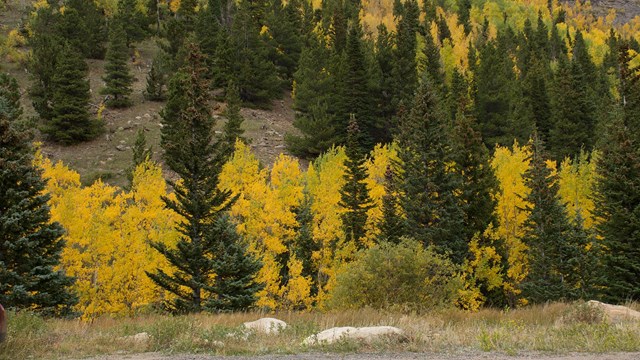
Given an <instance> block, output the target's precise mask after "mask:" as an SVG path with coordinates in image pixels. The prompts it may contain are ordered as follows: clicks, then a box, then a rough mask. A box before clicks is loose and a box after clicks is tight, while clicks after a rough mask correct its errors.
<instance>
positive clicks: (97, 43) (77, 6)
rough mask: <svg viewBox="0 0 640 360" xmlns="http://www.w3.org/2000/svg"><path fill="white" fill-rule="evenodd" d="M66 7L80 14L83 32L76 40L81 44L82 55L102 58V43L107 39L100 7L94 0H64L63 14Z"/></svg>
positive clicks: (103, 51)
mask: <svg viewBox="0 0 640 360" xmlns="http://www.w3.org/2000/svg"><path fill="white" fill-rule="evenodd" d="M68 9H74V10H75V11H77V13H78V15H79V16H80V23H81V28H82V29H84V32H82V33H80V34H78V35H80V37H79V38H77V40H80V41H81V42H82V44H83V46H82V48H83V52H82V53H83V55H84V56H85V57H88V58H91V59H103V58H104V56H105V47H104V43H105V41H106V40H107V36H108V34H107V26H106V21H105V20H106V18H105V15H104V12H103V11H102V9H100V8H99V7H98V5H97V4H96V2H95V1H86V0H66V1H65V14H66V12H67V11H68Z"/></svg>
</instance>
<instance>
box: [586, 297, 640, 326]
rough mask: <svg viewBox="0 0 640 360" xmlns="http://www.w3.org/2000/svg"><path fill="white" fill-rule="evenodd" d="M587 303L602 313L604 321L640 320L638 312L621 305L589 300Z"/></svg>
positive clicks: (615, 322)
mask: <svg viewBox="0 0 640 360" xmlns="http://www.w3.org/2000/svg"><path fill="white" fill-rule="evenodd" d="M587 305H589V306H591V307H594V308H597V309H599V310H601V311H602V312H603V313H604V317H605V319H606V321H608V322H610V323H614V324H617V323H620V322H625V321H640V312H638V311H635V310H633V309H630V308H628V307H626V306H622V305H611V304H605V303H602V302H600V301H596V300H590V301H588V302H587Z"/></svg>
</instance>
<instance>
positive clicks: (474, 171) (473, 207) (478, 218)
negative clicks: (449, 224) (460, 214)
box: [453, 105, 499, 239]
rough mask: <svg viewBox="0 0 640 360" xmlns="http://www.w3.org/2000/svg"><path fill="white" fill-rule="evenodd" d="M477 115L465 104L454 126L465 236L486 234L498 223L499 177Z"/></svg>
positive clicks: (460, 109) (469, 237)
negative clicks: (493, 166) (475, 118)
mask: <svg viewBox="0 0 640 360" xmlns="http://www.w3.org/2000/svg"><path fill="white" fill-rule="evenodd" d="M476 126H477V125H476V124H475V121H474V118H473V115H472V114H471V112H470V111H467V110H466V109H465V108H464V105H462V106H461V107H460V108H459V109H458V113H457V115H456V119H455V122H454V128H453V139H454V140H453V142H454V150H455V155H454V158H455V163H456V167H457V171H458V172H459V174H460V177H461V178H462V186H461V191H460V194H459V198H460V199H461V201H462V203H463V204H465V206H464V213H465V217H464V219H465V222H464V223H465V226H464V227H465V238H466V239H471V238H473V237H474V236H476V235H480V236H482V235H483V233H484V231H485V230H486V229H487V227H489V226H490V225H497V219H496V216H495V209H496V206H497V202H496V199H495V194H496V193H497V192H498V190H499V189H498V187H499V184H498V179H497V178H496V176H495V174H494V172H493V169H492V168H491V164H490V156H489V150H488V149H487V147H486V146H485V145H484V143H483V142H482V138H481V137H480V133H479V132H478V131H477V130H476Z"/></svg>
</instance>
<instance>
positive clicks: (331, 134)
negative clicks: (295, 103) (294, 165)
mask: <svg viewBox="0 0 640 360" xmlns="http://www.w3.org/2000/svg"><path fill="white" fill-rule="evenodd" d="M293 126H295V127H296V128H297V129H299V130H300V132H302V135H301V136H297V135H293V134H287V136H286V137H285V141H286V143H287V148H288V149H289V151H291V152H292V153H293V154H295V155H297V156H300V157H303V158H306V159H314V158H316V157H318V156H319V155H321V154H323V153H324V152H326V151H327V150H328V149H330V148H331V146H332V145H333V144H334V142H333V141H334V139H335V129H334V126H335V120H334V117H333V116H332V115H331V114H329V112H328V109H327V105H325V104H324V103H321V102H318V103H316V104H315V105H312V106H311V108H310V111H309V113H308V114H302V115H299V116H297V117H296V119H295V120H294V122H293Z"/></svg>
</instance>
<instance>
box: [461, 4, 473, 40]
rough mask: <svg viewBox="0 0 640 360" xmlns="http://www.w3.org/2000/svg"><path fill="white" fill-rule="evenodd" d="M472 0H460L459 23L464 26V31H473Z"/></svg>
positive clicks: (467, 33) (466, 32)
mask: <svg viewBox="0 0 640 360" xmlns="http://www.w3.org/2000/svg"><path fill="white" fill-rule="evenodd" d="M470 19H471V0H458V24H460V25H462V26H463V27H464V33H465V34H466V35H469V33H470V32H471V22H470Z"/></svg>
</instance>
